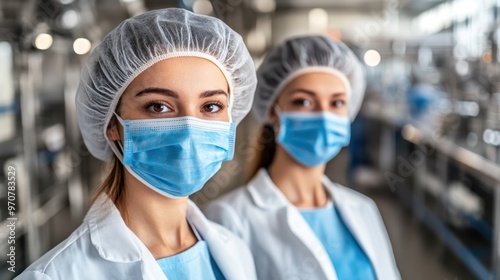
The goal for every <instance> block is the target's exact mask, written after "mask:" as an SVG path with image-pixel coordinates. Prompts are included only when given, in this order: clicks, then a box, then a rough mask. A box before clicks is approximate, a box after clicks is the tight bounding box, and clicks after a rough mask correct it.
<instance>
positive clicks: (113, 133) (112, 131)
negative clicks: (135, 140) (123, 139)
mask: <svg viewBox="0 0 500 280" xmlns="http://www.w3.org/2000/svg"><path fill="white" fill-rule="evenodd" d="M106 134H107V136H108V139H109V140H111V141H118V140H120V135H119V133H118V131H117V129H116V125H112V126H109V127H108V129H107V130H106Z"/></svg>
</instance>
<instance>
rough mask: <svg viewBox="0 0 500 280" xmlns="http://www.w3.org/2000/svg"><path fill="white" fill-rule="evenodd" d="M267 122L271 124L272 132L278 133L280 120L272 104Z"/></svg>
mask: <svg viewBox="0 0 500 280" xmlns="http://www.w3.org/2000/svg"><path fill="white" fill-rule="evenodd" d="M269 124H271V126H272V128H273V130H274V132H275V133H278V130H279V127H280V120H279V116H278V115H277V113H276V110H275V109H274V106H273V107H272V108H271V111H270V112H269Z"/></svg>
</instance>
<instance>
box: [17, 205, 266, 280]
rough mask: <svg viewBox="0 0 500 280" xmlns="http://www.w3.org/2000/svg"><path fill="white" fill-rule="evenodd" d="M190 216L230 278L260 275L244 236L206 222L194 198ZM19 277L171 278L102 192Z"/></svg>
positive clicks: (188, 215)
mask: <svg viewBox="0 0 500 280" xmlns="http://www.w3.org/2000/svg"><path fill="white" fill-rule="evenodd" d="M187 218H188V220H189V221H190V222H191V224H192V225H193V226H194V227H195V228H196V229H197V230H198V231H199V233H200V235H201V236H202V237H203V238H204V239H205V241H206V242H207V244H208V246H209V249H210V251H211V254H212V256H213V258H214V260H215V261H216V263H217V265H218V266H219V268H220V269H221V271H222V273H223V274H224V276H226V278H227V279H248V280H253V279H256V278H255V268H254V264H253V259H252V257H251V253H250V252H249V250H248V248H247V247H246V245H245V244H244V243H243V242H242V241H241V240H239V239H238V238H237V237H236V236H235V235H233V234H231V233H230V232H229V231H227V230H226V229H224V228H222V227H220V226H219V225H215V224H213V223H212V222H210V221H208V220H207V219H206V218H205V217H204V216H203V214H202V213H201V211H200V210H199V209H198V207H197V206H196V205H195V204H194V203H193V202H191V201H189V203H188V210H187ZM16 279H19V280H24V279H35V280H49V279H54V280H55V279H76V280H77V279H151V280H152V279H160V280H161V279H163V280H167V277H166V276H165V274H164V273H163V271H162V270H161V268H160V266H159V265H158V264H157V262H156V260H155V259H154V257H153V255H152V254H151V253H150V252H149V250H148V249H147V248H146V246H145V245H144V244H143V243H142V242H141V241H140V240H139V238H138V237H137V236H136V235H135V234H134V233H133V232H132V231H131V230H130V229H129V228H128V227H127V226H126V225H125V223H124V221H123V219H122V218H121V215H120V213H119V211H118V210H117V209H116V207H115V206H114V204H113V203H112V202H111V200H109V199H108V198H107V196H105V195H103V196H101V197H100V198H99V199H98V200H97V201H96V203H94V205H92V207H91V208H90V210H89V212H88V213H87V216H86V217H85V219H84V221H83V223H82V225H81V226H80V227H79V228H78V229H76V230H75V231H74V232H73V233H72V234H71V235H70V236H69V237H68V238H67V239H66V240H65V241H63V242H62V243H60V244H59V245H57V246H56V247H54V248H53V249H52V250H50V251H49V252H48V253H47V254H45V255H44V256H42V257H41V258H40V259H38V260H37V261H35V262H34V263H33V264H32V265H31V266H29V267H28V268H27V269H26V270H25V271H24V272H23V273H22V274H20V275H19V276H18V277H17V278H16Z"/></svg>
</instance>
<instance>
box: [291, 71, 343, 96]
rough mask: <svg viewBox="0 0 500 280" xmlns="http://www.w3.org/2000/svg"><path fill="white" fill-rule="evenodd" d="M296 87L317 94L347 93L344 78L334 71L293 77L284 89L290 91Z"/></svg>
mask: <svg viewBox="0 0 500 280" xmlns="http://www.w3.org/2000/svg"><path fill="white" fill-rule="evenodd" d="M295 89H304V90H308V91H312V92H315V93H317V94H321V93H324V94H332V93H345V92H346V90H347V85H346V84H345V82H344V80H343V79H342V78H340V77H339V76H337V75H335V74H333V73H324V72H312V73H305V74H302V75H299V76H297V77H295V78H294V79H292V80H291V81H290V82H289V83H288V84H287V85H286V86H285V87H284V89H283V91H282V94H283V93H287V92H288V93H290V92H291V91H293V90H295Z"/></svg>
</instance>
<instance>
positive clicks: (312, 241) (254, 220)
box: [204, 169, 400, 279]
mask: <svg viewBox="0 0 500 280" xmlns="http://www.w3.org/2000/svg"><path fill="white" fill-rule="evenodd" d="M322 180H323V184H324V185H325V187H326V189H327V191H328V192H329V193H330V195H331V197H333V199H334V203H335V204H336V205H337V207H338V210H339V213H340V214H341V216H342V218H343V219H344V220H345V221H346V224H347V226H348V227H349V229H350V230H351V231H352V232H353V235H355V237H356V239H357V240H358V241H359V242H360V245H361V246H362V248H363V249H364V250H365V251H366V253H367V255H368V257H369V258H370V260H371V261H372V263H373V266H374V269H375V271H376V274H377V277H378V279H400V275H399V272H398V270H397V266H396V262H395V260H394V256H393V253H392V248H391V244H390V241H389V238H388V235H387V232H386V230H385V226H384V224H383V221H382V218H381V216H380V213H379V211H378V209H377V206H376V205H375V203H374V202H373V200H371V199H370V198H368V197H367V196H365V195H363V194H360V193H358V192H356V191H354V190H352V189H349V188H346V187H344V186H341V185H339V184H335V183H332V182H331V181H330V180H329V179H328V178H327V177H326V176H324V177H323V179H322ZM204 212H205V214H206V215H207V217H208V218H209V219H211V220H213V221H215V222H217V223H220V224H222V225H224V226H225V227H227V228H228V229H230V230H231V231H233V232H234V233H235V234H237V235H238V236H240V237H241V238H242V239H243V240H245V241H246V242H247V243H248V244H249V246H250V248H251V250H252V253H253V254H254V258H255V260H256V265H257V266H256V268H257V274H258V276H259V278H262V277H264V278H265V277H267V278H269V277H271V275H272V277H274V278H279V279H283V278H286V277H285V274H284V273H285V272H273V273H264V274H262V273H263V272H262V270H263V269H262V268H261V267H259V259H260V258H261V255H263V254H265V255H266V256H269V255H270V254H272V253H270V252H260V251H261V250H262V248H264V250H269V251H271V250H273V251H276V252H283V248H277V246H280V245H279V244H283V243H282V242H280V241H281V239H283V238H285V236H286V237H288V236H290V234H289V233H291V235H292V236H294V238H290V241H289V242H291V243H290V244H287V245H288V246H290V247H292V246H296V247H302V246H301V245H302V244H303V245H306V247H308V248H309V251H310V252H312V255H313V256H314V258H315V259H316V260H317V262H318V266H319V267H321V268H322V269H323V271H324V273H323V274H322V277H324V278H322V279H336V276H335V272H334V269H332V268H331V263H329V261H327V262H324V260H325V258H324V257H323V256H325V255H326V254H327V253H326V251H325V250H324V248H322V246H320V241H319V240H318V239H317V237H316V236H315V235H314V233H313V232H312V230H310V228H309V227H308V226H307V222H306V221H305V220H304V219H303V218H302V216H301V215H300V212H299V210H298V209H297V208H296V207H294V206H293V205H292V204H290V203H289V202H288V200H287V199H286V198H285V197H284V195H283V194H282V193H281V192H280V191H279V190H278V188H277V187H276V186H275V185H274V183H273V182H272V180H271V178H270V177H269V175H268V173H267V171H266V170H264V169H261V170H259V172H258V173H257V175H256V176H255V177H254V178H253V179H252V180H251V181H250V182H249V183H248V184H247V185H246V186H245V187H240V188H237V189H236V190H234V191H232V192H230V193H228V194H226V195H224V196H222V197H221V198H219V199H217V200H215V201H214V202H212V203H210V204H209V205H208V206H207V208H206V209H205V211H204ZM283 213H286V214H283ZM276 223H282V224H280V225H279V226H280V229H279V230H281V232H278V231H277V230H276V231H275V232H273V233H270V234H268V235H266V234H265V232H266V231H271V230H270V229H268V228H266V227H274V225H275V224H276ZM256 227H259V229H256ZM257 233H258V235H259V236H252V235H255V234H257ZM259 238H260V239H266V240H264V241H263V240H260V242H266V243H267V244H268V246H267V247H266V246H265V244H259V245H254V244H252V243H256V242H259V241H256V239H259ZM374 240H375V242H374ZM301 241H302V243H301ZM297 260H298V259H297ZM290 265H291V264H290ZM290 265H287V266H288V267H290ZM300 265H301V264H300V263H299V262H298V263H296V264H295V266H296V267H299V266H300ZM284 267H285V266H284ZM266 269H269V266H268V265H266ZM266 269H264V270H266ZM263 275H264V276H263ZM276 275H279V276H276ZM318 275H321V274H318ZM318 277H321V276H318Z"/></svg>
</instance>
